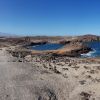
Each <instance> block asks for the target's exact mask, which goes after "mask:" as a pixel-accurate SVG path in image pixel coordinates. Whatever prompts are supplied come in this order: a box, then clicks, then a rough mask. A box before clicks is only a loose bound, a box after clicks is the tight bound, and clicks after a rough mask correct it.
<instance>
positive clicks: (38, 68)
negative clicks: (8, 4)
mask: <svg viewBox="0 0 100 100" xmlns="http://www.w3.org/2000/svg"><path fill="white" fill-rule="evenodd" d="M29 57H30V56H28V57H27V59H29ZM0 100H100V63H96V62H95V63H92V62H87V61H83V60H81V59H77V58H70V59H69V58H64V59H62V58H60V59H58V60H57V59H56V60H51V61H49V60H47V61H46V60H44V59H43V58H40V57H36V56H35V57H33V59H32V61H31V62H19V61H18V59H16V58H14V57H12V56H11V55H10V54H8V53H7V51H6V48H3V49H1V50H0Z"/></svg>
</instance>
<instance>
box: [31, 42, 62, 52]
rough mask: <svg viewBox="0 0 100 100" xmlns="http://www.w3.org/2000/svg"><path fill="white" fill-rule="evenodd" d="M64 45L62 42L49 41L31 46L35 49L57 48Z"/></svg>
mask: <svg viewBox="0 0 100 100" xmlns="http://www.w3.org/2000/svg"><path fill="white" fill-rule="evenodd" d="M63 46H64V45H62V44H55V43H48V44H41V45H36V46H31V49H33V50H42V51H43V50H57V49H60V48H62V47H63Z"/></svg>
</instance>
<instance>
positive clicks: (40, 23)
mask: <svg viewBox="0 0 100 100" xmlns="http://www.w3.org/2000/svg"><path fill="white" fill-rule="evenodd" d="M0 32H5V33H14V34H22V35H23V34H26V35H27V34H29V35H80V34H97V35H99V34H100V0H0Z"/></svg>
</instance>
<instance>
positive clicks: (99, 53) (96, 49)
mask: <svg viewBox="0 0 100 100" xmlns="http://www.w3.org/2000/svg"><path fill="white" fill-rule="evenodd" d="M86 45H87V46H89V47H90V48H92V49H93V51H90V52H89V53H87V54H82V57H100V42H98V41H95V42H88V43H86Z"/></svg>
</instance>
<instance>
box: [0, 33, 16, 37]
mask: <svg viewBox="0 0 100 100" xmlns="http://www.w3.org/2000/svg"><path fill="white" fill-rule="evenodd" d="M16 36H17V35H15V34H10V33H3V32H0V37H16Z"/></svg>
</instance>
